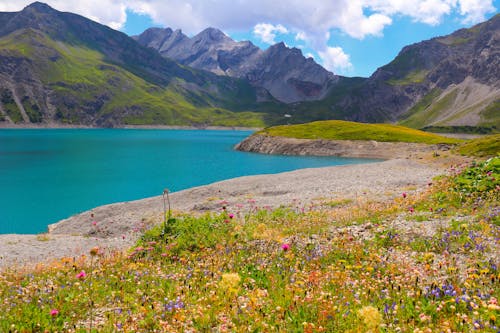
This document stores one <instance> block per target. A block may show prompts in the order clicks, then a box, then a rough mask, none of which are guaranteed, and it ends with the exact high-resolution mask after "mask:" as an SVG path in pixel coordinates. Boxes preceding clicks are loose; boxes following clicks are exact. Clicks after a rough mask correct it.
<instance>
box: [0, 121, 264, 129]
mask: <svg viewBox="0 0 500 333" xmlns="http://www.w3.org/2000/svg"><path fill="white" fill-rule="evenodd" d="M111 128H117V129H147V130H212V131H258V130H261V128H257V127H241V126H172V125H122V126H116V127H111ZM111 128H110V127H98V126H86V125H71V124H58V123H50V124H19V125H17V124H11V123H6V122H0V129H111Z"/></svg>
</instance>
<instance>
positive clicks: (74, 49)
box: [0, 29, 265, 127]
mask: <svg viewBox="0 0 500 333" xmlns="http://www.w3.org/2000/svg"><path fill="white" fill-rule="evenodd" d="M0 56H3V57H14V58H16V59H19V61H28V62H30V63H31V64H32V65H33V66H32V70H33V71H34V72H35V76H36V77H37V78H39V80H40V81H41V83H42V84H43V85H44V86H45V87H48V88H49V89H50V90H51V91H52V96H51V102H52V103H53V104H54V105H55V106H56V108H57V111H56V114H55V117H56V120H58V121H61V122H63V123H83V124H90V123H91V122H92V121H93V120H94V119H97V123H98V124H99V123H100V124H103V125H106V124H107V123H123V124H169V125H199V124H202V125H222V126H255V127H259V126H263V125H264V123H265V122H264V115H263V114H259V113H255V112H245V105H247V106H248V104H249V102H250V101H251V100H252V96H251V91H250V90H251V88H250V87H248V88H246V89H245V87H244V85H245V84H244V83H241V87H239V89H233V90H230V89H227V91H223V92H222V93H221V94H219V95H220V96H221V97H222V98H226V99H227V100H228V101H234V100H238V101H239V102H240V105H239V109H238V108H234V109H236V110H239V111H240V112H231V111H229V110H228V109H226V108H224V107H218V106H220V105H225V102H224V100H217V98H214V95H210V94H208V93H207V92H205V91H203V90H201V89H195V87H194V86H193V84H189V83H186V82H184V81H183V80H181V79H173V80H171V82H170V83H168V85H166V86H160V85H155V84H153V83H150V82H147V81H146V80H145V79H143V78H141V77H139V76H137V75H135V74H133V73H131V72H129V71H127V70H126V69H124V68H122V67H121V66H119V65H116V64H114V63H110V62H108V61H107V60H106V57H105V56H104V55H103V54H101V53H100V52H98V51H96V50H93V49H89V48H86V47H84V46H81V45H80V46H78V45H72V44H68V43H64V42H61V41H54V40H53V39H51V38H49V37H48V36H46V35H45V34H43V33H41V32H39V31H35V30H31V29H28V30H23V31H17V32H15V33H13V34H11V35H8V36H6V37H4V38H1V39H0ZM234 82H235V83H236V84H240V83H238V82H237V81H234ZM232 91H235V93H236V95H234V96H231V95H230V94H234V93H233V92H232ZM8 93H9V91H7V92H5V94H4V95H5V98H3V100H5V101H6V100H7V99H8V98H7V97H10V96H7V95H8ZM224 94H225V95H224ZM238 94H239V95H238ZM30 95H31V94H26V96H19V99H22V100H23V104H24V105H25V106H26V107H25V109H26V111H27V113H28V114H31V115H33V120H35V122H39V121H40V119H39V118H40V116H39V115H36V114H35V113H36V112H35V111H37V112H38V111H39V110H40V104H42V105H43V102H42V101H40V98H38V99H37V98H35V97H33V96H30ZM11 101H12V98H10V99H9V102H11ZM226 104H227V103H226ZM3 105H4V109H6V113H7V114H8V115H9V116H11V118H12V119H13V121H16V122H18V121H21V119H20V114H19V112H18V111H17V110H15V108H14V107H13V106H15V103H10V104H9V103H5V102H4V103H3ZM229 106H232V105H230V104H229ZM16 109H17V107H16ZM16 111H17V113H16Z"/></svg>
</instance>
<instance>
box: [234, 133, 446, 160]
mask: <svg viewBox="0 0 500 333" xmlns="http://www.w3.org/2000/svg"><path fill="white" fill-rule="evenodd" d="M235 149H237V150H240V151H247V152H254V153H262V154H277V155H311V156H342V157H356V158H375V159H393V158H402V157H403V158H406V157H408V158H411V157H414V156H416V155H417V154H421V153H426V152H438V151H446V150H449V149H450V145H446V144H439V145H428V144H424V143H407V142H377V141H361V140H312V139H295V138H285V137H279V136H269V135H263V134H254V135H251V136H249V137H248V138H246V139H245V140H243V141H242V142H240V143H239V144H237V145H236V146H235Z"/></svg>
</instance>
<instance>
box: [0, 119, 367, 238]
mask: <svg viewBox="0 0 500 333" xmlns="http://www.w3.org/2000/svg"><path fill="white" fill-rule="evenodd" d="M249 134H251V132H248V131H211V130H137V129H22V130H20V129H3V130H0V234H6V233H41V232H45V231H46V230H47V225H48V224H50V223H54V222H57V221H59V220H61V219H64V218H67V217H69V216H71V215H74V214H76V213H79V212H82V211H85V210H88V209H91V208H93V207H96V206H100V205H104V204H109V203H114V202H120V201H130V200H136V199H141V198H145V197H150V196H155V195H160V194H161V193H162V192H163V189H164V188H169V189H170V190H171V191H179V190H182V189H186V188H189V187H193V186H199V185H205V184H209V183H212V182H215V181H219V180H223V179H229V178H234V177H239V176H244V175H254V174H265V173H267V174H269V173H278V172H283V171H290V170H295V169H301V168H314V167H324V166H331V165H340V164H352V163H364V162H368V160H362V159H351V158H336V157H295V156H274V155H262V154H255V153H245V152H238V151H235V150H233V146H234V145H235V144H236V143H238V142H240V141H241V140H243V139H244V138H245V137H246V136H248V135H249Z"/></svg>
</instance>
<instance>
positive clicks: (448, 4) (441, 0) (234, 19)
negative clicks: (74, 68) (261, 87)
mask: <svg viewBox="0 0 500 333" xmlns="http://www.w3.org/2000/svg"><path fill="white" fill-rule="evenodd" d="M43 1H45V2H47V3H48V4H49V5H51V6H53V7H55V8H56V9H59V10H62V11H72V12H76V13H78V14H81V15H84V16H86V17H89V18H92V19H94V20H96V21H98V22H100V23H103V24H107V25H109V26H112V27H114V28H119V27H121V26H123V24H124V22H125V21H126V13H125V10H126V9H130V10H132V11H135V12H137V13H141V14H147V15H149V16H151V18H152V19H153V20H154V21H155V22H156V23H158V24H162V25H164V26H169V27H172V28H181V29H183V30H184V31H185V32H186V33H188V34H194V33H198V32H199V31H201V30H202V29H204V28H206V27H209V26H212V27H217V28H219V29H222V30H225V31H230V30H246V31H248V30H250V29H252V28H253V27H256V25H259V24H265V25H270V26H272V27H275V28H276V27H278V30H275V32H273V31H272V30H271V32H270V34H271V35H272V34H273V33H274V34H275V33H276V32H280V29H281V28H284V27H286V29H287V30H289V31H293V32H295V33H297V34H298V35H297V37H298V38H299V39H302V37H305V36H307V38H308V40H309V41H310V42H312V43H316V44H318V45H325V42H326V39H325V32H328V31H330V30H333V29H338V30H341V31H342V32H344V33H346V34H348V35H350V36H352V37H355V38H359V39H362V38H364V37H365V36H369V35H375V36H379V35H382V34H383V30H384V28H385V27H386V26H388V25H390V24H391V23H392V18H393V17H395V16H406V17H410V18H412V19H413V20H415V21H418V22H423V23H426V24H432V25H435V24H439V23H441V22H442V21H443V19H444V18H445V17H446V15H449V14H457V15H460V16H462V19H463V20H464V22H467V23H476V22H478V21H481V20H484V17H485V15H486V14H487V13H490V12H494V11H495V8H494V7H493V0H329V1H325V0H308V1H303V0H273V1H268V0H237V1H234V0H79V1H68V0H43ZM30 2H32V0H7V1H5V0H0V11H17V10H20V9H22V8H23V7H24V6H26V5H28V4H29V3H30ZM280 27H281V28H280ZM266 33H268V30H264V31H262V34H263V36H264V38H268V37H269V38H270V37H271V35H269V34H267V35H266ZM271 39H272V38H271ZM268 40H270V39H268ZM317 48H318V47H317Z"/></svg>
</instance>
